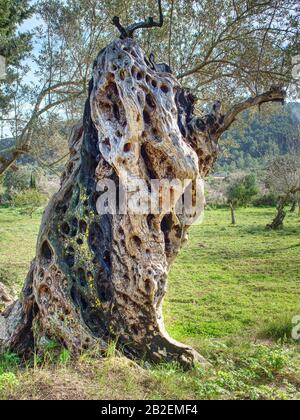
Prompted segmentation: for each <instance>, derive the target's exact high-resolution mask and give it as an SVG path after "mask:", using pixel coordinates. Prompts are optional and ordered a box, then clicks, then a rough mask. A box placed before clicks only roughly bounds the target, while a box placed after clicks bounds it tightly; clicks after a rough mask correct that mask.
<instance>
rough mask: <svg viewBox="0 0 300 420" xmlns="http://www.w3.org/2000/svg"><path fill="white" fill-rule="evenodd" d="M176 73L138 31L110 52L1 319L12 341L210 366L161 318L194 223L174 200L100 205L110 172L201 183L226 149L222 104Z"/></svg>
mask: <svg viewBox="0 0 300 420" xmlns="http://www.w3.org/2000/svg"><path fill="white" fill-rule="evenodd" d="M167 70H168V68H167V67H165V66H164V65H153V63H152V64H151V62H150V61H149V60H148V59H147V58H146V57H145V55H144V53H143V51H142V50H141V48H140V47H139V46H138V45H137V44H136V43H135V42H134V41H133V40H132V39H125V40H118V41H115V42H113V43H112V44H111V45H109V46H108V47H107V48H106V49H105V50H103V51H101V52H100V54H99V56H98V58H97V60H96V62H95V66H94V71H93V79H92V81H91V83H90V90H89V98H88V100H87V103H86V108H85V112H84V119H83V125H79V126H78V127H76V128H74V130H73V133H72V135H71V137H70V156H71V157H70V161H69V163H68V165H67V168H66V171H65V173H64V175H63V177H62V183H61V188H60V191H59V192H58V193H57V194H56V195H55V196H54V197H53V199H52V200H51V202H50V204H49V206H48V208H47V209H46V211H45V214H44V217H43V221H42V225H41V229H40V233H39V237H38V242H37V250H36V258H35V260H34V261H33V263H32V266H31V269H30V272H29V274H28V277H27V280H26V284H25V287H24V290H23V295H22V298H21V300H20V301H17V302H16V303H15V304H14V305H12V306H11V307H9V308H8V310H7V311H6V312H5V313H4V315H3V316H0V347H1V348H2V350H3V349H8V348H9V349H13V350H14V351H18V352H22V353H26V352H28V351H30V350H32V348H33V346H37V347H39V346H42V344H43V343H45V341H46V340H47V339H56V340H59V341H60V342H61V343H62V344H63V345H64V346H65V347H67V348H68V349H69V350H70V351H72V353H74V354H77V353H79V352H81V351H84V350H85V349H88V348H91V347H98V348H99V351H100V352H101V351H105V349H106V348H107V343H108V342H109V341H110V340H111V339H115V340H117V344H118V348H119V349H120V350H122V352H123V353H125V354H126V355H128V356H129V357H134V358H145V359H148V360H151V361H155V362H159V361H161V360H166V361H171V360H176V361H178V362H180V363H182V364H183V365H185V366H191V365H192V364H193V363H194V361H195V360H197V361H200V362H201V363H203V364H205V360H204V359H203V358H202V357H201V356H200V355H199V354H198V353H196V352H195V351H194V350H193V349H192V348H190V347H189V346H185V345H183V344H180V343H177V342H176V341H174V340H172V339H171V338H170V337H169V336H168V334H167V333H166V331H165V328H164V322H163V316H162V303H163V298H164V296H165V293H166V288H167V275H168V271H169V269H170V265H171V263H172V261H173V260H174V258H175V257H176V256H177V254H178V252H179V250H180V248H181V246H182V244H183V243H184V242H185V240H186V234H187V230H188V227H189V222H190V220H187V219H186V218H185V216H182V215H179V214H177V212H176V208H175V206H174V208H173V209H172V211H171V212H168V213H164V212H161V213H160V214H158V215H151V214H147V215H136V214H135V215H134V214H127V215H120V214H117V215H114V214H111V215H99V213H98V212H97V200H98V198H99V196H100V193H99V191H98V188H97V184H98V183H99V181H101V180H103V179H111V180H114V181H116V182H117V183H120V185H125V184H126V183H127V185H129V186H130V185H131V183H133V181H134V180H135V179H137V178H140V179H143V180H145V182H146V184H147V185H149V183H150V181H151V179H153V178H155V179H179V180H185V179H190V180H193V181H195V180H197V179H201V180H202V179H203V177H204V176H206V175H207V174H208V172H209V171H210V169H211V167H212V165H213V163H214V161H215V159H216V157H217V152H218V144H217V143H218V138H219V135H218V131H221V128H222V124H224V121H225V119H224V116H223V115H222V114H221V111H220V104H219V103H216V104H215V106H214V109H213V111H212V113H211V114H209V115H206V116H204V117H202V118H199V117H197V116H195V115H194V105H195V97H194V96H193V95H192V94H190V93H189V92H186V91H184V89H183V88H182V87H181V86H180V84H179V83H178V81H177V80H176V79H175V78H174V77H173V76H172V74H170V73H168V72H167ZM270 100H271V99H270ZM226 124H228V122H226ZM194 184H195V185H197V184H196V183H194ZM194 188H195V187H194ZM199 193H200V198H201V199H200V204H198V206H197V208H195V209H194V211H195V213H199V212H201V211H202V210H203V206H204V193H203V190H202V188H201V183H200V191H199ZM175 197H176V200H178V199H179V198H180V197H179V196H177V195H176V194H175Z"/></svg>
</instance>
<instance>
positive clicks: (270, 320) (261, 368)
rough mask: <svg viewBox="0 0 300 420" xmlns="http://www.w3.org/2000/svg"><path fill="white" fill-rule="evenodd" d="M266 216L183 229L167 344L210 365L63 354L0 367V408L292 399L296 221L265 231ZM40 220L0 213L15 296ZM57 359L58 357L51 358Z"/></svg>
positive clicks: (296, 360) (5, 359) (216, 217)
mask: <svg viewBox="0 0 300 420" xmlns="http://www.w3.org/2000/svg"><path fill="white" fill-rule="evenodd" d="M273 214H274V210H273V209H254V208H247V209H240V210H238V211H237V220H238V225H237V226H236V227H232V226H230V214H229V211H227V210H226V209H219V210H210V211H206V214H205V221H204V223H203V224H202V225H200V226H194V227H192V228H191V229H190V241H189V243H188V245H187V246H186V247H185V248H184V249H183V250H182V251H181V253H180V255H179V257H178V258H177V260H176V262H175V264H174V266H173V268H172V270H171V273H170V276H169V290H168V294H167V298H166V300H165V306H164V314H165V323H166V326H167V329H168V331H169V332H170V334H171V335H172V337H174V338H176V339H177V340H180V341H183V342H185V343H188V344H191V345H193V346H194V347H195V348H196V349H197V350H198V351H199V352H201V353H202V354H203V355H204V356H205V357H206V358H207V359H208V360H209V361H210V362H211V364H212V367H211V368H210V369H208V370H203V369H201V368H200V367H198V368H195V369H194V370H192V371H190V372H183V371H182V370H181V369H180V368H179V367H178V366H176V365H161V366H149V365H147V364H146V365H144V367H145V368H146V369H145V370H141V369H140V368H139V367H137V366H136V365H134V364H132V363H131V362H128V361H126V359H119V358H117V357H115V356H114V351H113V350H114V349H113V346H111V349H110V354H109V357H108V358H107V359H106V360H102V361H99V360H98V359H94V358H93V357H92V356H90V355H88V354H87V355H83V356H82V357H81V358H80V360H77V361H71V360H70V357H69V354H68V353H67V352H65V353H63V352H58V354H57V355H54V356H52V355H51V354H52V353H51V351H52V350H51V349H49V353H48V355H47V357H44V358H43V359H42V360H39V359H36V360H35V361H34V363H32V362H29V363H27V364H26V365H25V366H24V365H20V364H18V363H17V365H16V356H15V355H4V356H2V358H0V398H2V399H11V398H27V399H43V398H60V399H67V398H71V397H72V398H75V399H76V398H86V399H92V398H95V399H104V398H113V399H114V398H129V399H131V398H140V399H143V398H145V399H153V398H158V399H179V398H182V399H252V400H255V399H299V398H300V351H299V350H300V348H299V343H297V342H294V341H293V340H292V339H291V330H292V322H291V321H292V318H293V317H294V316H296V315H300V299H299V292H300V291H299V285H300V257H299V252H300V218H299V217H297V216H296V215H291V214H289V215H288V219H287V221H286V225H285V228H284V230H281V231H278V232H271V231H266V230H265V225H266V224H267V223H268V222H270V220H271V219H272V217H273ZM40 217H41V216H40V214H38V215H34V217H33V219H31V218H30V217H28V216H20V214H19V213H18V212H17V211H16V210H11V209H3V208H2V209H1V208H0V281H3V280H4V281H5V282H6V284H8V285H10V286H12V287H13V288H14V289H15V290H18V291H19V290H20V288H21V286H22V283H23V281H24V278H25V276H26V273H27V270H28V267H29V263H30V260H31V259H32V258H33V257H34V253H35V242H36V237H37V233H38V228H39V224H40ZM56 351H57V350H56Z"/></svg>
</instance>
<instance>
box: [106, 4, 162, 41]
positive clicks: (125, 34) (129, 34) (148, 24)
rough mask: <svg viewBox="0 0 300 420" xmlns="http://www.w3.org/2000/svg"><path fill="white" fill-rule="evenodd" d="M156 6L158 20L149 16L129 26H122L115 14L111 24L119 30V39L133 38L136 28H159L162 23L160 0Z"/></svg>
mask: <svg viewBox="0 0 300 420" xmlns="http://www.w3.org/2000/svg"><path fill="white" fill-rule="evenodd" d="M158 8H159V22H156V21H155V20H154V18H153V17H149V18H148V20H146V21H142V22H137V23H134V24H132V25H130V26H127V27H124V26H123V25H122V24H121V22H120V18H119V17H118V16H115V17H114V18H113V20H112V23H113V25H114V26H115V27H116V28H117V29H118V31H119V32H120V34H121V36H120V38H121V39H126V38H133V34H134V32H135V31H136V30H137V29H143V28H161V27H162V26H163V24H164V15H163V11H162V6H161V0H158Z"/></svg>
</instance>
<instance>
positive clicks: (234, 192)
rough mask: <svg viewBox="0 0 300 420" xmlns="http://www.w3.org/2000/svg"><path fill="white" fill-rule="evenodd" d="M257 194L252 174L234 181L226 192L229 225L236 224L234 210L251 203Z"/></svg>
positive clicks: (254, 178)
mask: <svg viewBox="0 0 300 420" xmlns="http://www.w3.org/2000/svg"><path fill="white" fill-rule="evenodd" d="M257 193H258V187H257V183H256V177H255V175H253V174H250V175H246V176H244V177H242V178H237V179H234V180H233V181H232V182H231V184H230V185H229V187H228V190H227V201H228V204H229V207H230V210H231V223H232V224H233V225H235V224H236V217H235V209H236V207H237V206H245V205H247V204H249V203H250V202H251V200H252V199H253V197H255V196H256V195H257Z"/></svg>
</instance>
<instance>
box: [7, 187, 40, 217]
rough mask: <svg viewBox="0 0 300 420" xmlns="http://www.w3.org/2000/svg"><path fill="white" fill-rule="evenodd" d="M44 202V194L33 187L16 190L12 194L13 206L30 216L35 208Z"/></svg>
mask: <svg viewBox="0 0 300 420" xmlns="http://www.w3.org/2000/svg"><path fill="white" fill-rule="evenodd" d="M46 202H47V197H46V195H45V194H42V193H40V192H39V191H37V190H34V189H28V190H25V191H22V192H17V193H14V194H13V196H12V204H13V206H14V207H18V208H20V213H21V214H28V215H30V217H32V215H33V213H34V211H35V210H36V209H38V208H39V207H42V206H44V205H45V204H46Z"/></svg>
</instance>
